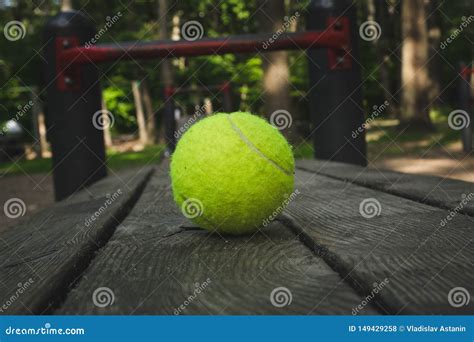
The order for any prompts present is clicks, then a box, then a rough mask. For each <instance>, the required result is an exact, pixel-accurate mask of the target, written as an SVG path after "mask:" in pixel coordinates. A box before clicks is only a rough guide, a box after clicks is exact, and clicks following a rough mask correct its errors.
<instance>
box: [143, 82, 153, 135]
mask: <svg viewBox="0 0 474 342" xmlns="http://www.w3.org/2000/svg"><path fill="white" fill-rule="evenodd" d="M141 86H142V100H143V106H144V107H145V115H146V122H145V125H146V132H147V136H148V143H149V144H155V143H156V122H155V113H154V112H153V102H152V100H151V95H150V89H149V87H148V84H147V83H146V82H143V83H142V84H141Z"/></svg>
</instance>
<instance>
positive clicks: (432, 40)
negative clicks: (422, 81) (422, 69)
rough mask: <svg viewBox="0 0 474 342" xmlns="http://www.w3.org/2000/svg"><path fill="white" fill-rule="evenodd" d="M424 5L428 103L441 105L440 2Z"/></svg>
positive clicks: (430, 0)
mask: <svg viewBox="0 0 474 342" xmlns="http://www.w3.org/2000/svg"><path fill="white" fill-rule="evenodd" d="M427 1H428V3H427V4H426V8H427V14H428V19H427V20H428V42H429V64H428V67H429V75H430V89H429V94H428V96H429V102H430V104H431V105H438V104H440V103H441V101H440V99H439V96H440V93H441V70H442V69H441V65H442V61H441V56H440V55H439V53H438V52H437V51H438V50H439V46H440V43H441V37H443V36H444V35H443V34H442V28H441V22H442V20H441V15H440V11H439V6H440V0H427Z"/></svg>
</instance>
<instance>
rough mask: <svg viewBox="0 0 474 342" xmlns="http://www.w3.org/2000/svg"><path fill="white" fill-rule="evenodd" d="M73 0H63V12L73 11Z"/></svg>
mask: <svg viewBox="0 0 474 342" xmlns="http://www.w3.org/2000/svg"><path fill="white" fill-rule="evenodd" d="M72 9H73V7H72V0H62V1H61V12H69V11H72Z"/></svg>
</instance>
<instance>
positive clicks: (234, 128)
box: [227, 115, 293, 176]
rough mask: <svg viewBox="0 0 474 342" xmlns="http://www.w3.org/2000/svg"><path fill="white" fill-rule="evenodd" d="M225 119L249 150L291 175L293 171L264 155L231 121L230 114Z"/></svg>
mask: <svg viewBox="0 0 474 342" xmlns="http://www.w3.org/2000/svg"><path fill="white" fill-rule="evenodd" d="M227 120H228V121H229V123H230V126H231V127H232V129H233V130H234V131H235V132H236V133H237V134H238V135H239V137H240V139H241V140H242V141H243V142H244V143H245V144H246V145H247V147H249V148H250V150H252V151H254V152H255V153H257V154H258V155H259V156H260V157H262V158H263V159H265V160H266V161H267V162H269V163H270V164H272V165H273V166H275V167H276V168H277V169H278V170H280V171H281V172H283V173H284V174H286V175H287V176H291V175H292V174H293V173H292V172H291V171H289V170H287V169H285V168H284V167H283V166H281V165H279V164H278V163H277V162H275V161H274V160H272V159H270V158H269V157H268V156H267V155H265V154H264V153H263V152H262V151H260V150H259V149H258V147H257V146H255V145H254V144H253V143H252V141H250V139H249V138H247V136H246V135H245V134H244V133H243V132H242V130H241V129H240V128H239V126H237V124H236V123H235V122H234V121H232V119H231V117H230V115H228V116H227Z"/></svg>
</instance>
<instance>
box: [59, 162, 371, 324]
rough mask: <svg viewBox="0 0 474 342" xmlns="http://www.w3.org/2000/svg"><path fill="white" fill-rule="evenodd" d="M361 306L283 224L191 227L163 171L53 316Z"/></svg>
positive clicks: (320, 310)
mask: <svg viewBox="0 0 474 342" xmlns="http://www.w3.org/2000/svg"><path fill="white" fill-rule="evenodd" d="M206 281H208V286H206V287H205V289H204V290H202V291H200V292H201V293H198V294H197V293H196V292H195V291H196V290H197V287H199V284H203V282H206ZM196 285H198V286H196ZM101 287H102V288H104V287H106V288H109V289H110V291H111V293H113V298H114V300H113V303H111V305H108V306H106V307H99V306H97V305H95V304H94V301H93V294H94V292H95V291H96V290H97V289H98V288H101ZM201 287H202V286H201ZM277 287H286V288H288V289H289V291H290V292H291V296H292V301H291V304H289V305H288V306H284V307H281V308H279V307H275V306H273V305H272V303H271V301H270V295H271V292H272V291H273V290H274V289H275V288H277ZM110 298H111V297H109V299H110ZM104 299H105V298H104ZM361 301H362V299H361V297H360V296H359V295H357V294H356V293H355V292H354V291H353V290H352V289H351V288H350V287H349V286H348V285H347V284H345V283H344V282H343V281H341V278H340V276H339V275H338V274H337V273H335V272H334V271H333V270H331V269H330V268H329V267H328V266H327V265H326V263H325V262H324V261H323V260H322V259H321V258H318V257H316V256H315V255H314V254H313V253H312V252H311V251H310V250H309V249H308V248H307V247H306V246H304V245H303V244H302V243H301V242H300V241H299V239H298V237H297V236H296V235H295V234H294V233H293V232H292V231H291V230H290V229H288V228H287V227H285V226H283V225H282V224H281V223H278V222H275V223H273V224H271V225H269V226H268V227H267V228H265V229H263V230H262V232H261V233H256V234H254V235H250V236H242V237H222V236H220V235H217V234H210V233H208V232H206V231H203V230H201V229H199V228H197V227H193V225H192V224H191V223H190V222H188V221H187V220H186V219H185V218H184V217H183V215H182V213H181V212H180V210H179V208H177V207H176V205H175V204H174V203H173V201H172V196H171V193H170V188H169V180H168V179H167V174H166V172H164V171H163V172H160V173H157V174H156V175H155V176H153V177H152V179H151V181H150V183H149V184H148V185H147V188H146V190H145V192H144V194H143V195H142V197H141V198H140V200H139V202H138V203H137V205H136V206H135V208H134V209H133V211H132V212H131V213H130V215H129V216H128V217H127V218H126V219H125V220H124V221H123V222H122V224H121V225H120V226H119V227H118V228H117V230H116V232H115V234H114V236H113V237H112V239H111V240H110V241H109V243H108V244H107V245H106V246H105V247H104V248H102V249H101V250H100V252H99V253H98V255H97V257H96V258H95V259H94V263H93V264H91V266H90V267H89V269H88V270H87V272H86V273H85V274H84V277H83V278H82V279H81V281H79V282H78V284H77V286H76V287H75V288H74V289H73V290H72V291H71V292H70V293H69V295H68V297H67V299H66V301H65V302H64V303H63V304H62V306H61V308H60V309H59V310H57V311H55V314H169V315H173V314H183V315H186V314H204V315H207V314H275V315H278V314H350V313H351V310H352V308H353V307H355V306H357V305H359V304H360V303H361ZM108 303H109V304H110V302H108ZM376 313H377V311H375V310H374V308H373V306H372V305H368V306H367V307H366V308H365V310H363V311H362V314H376Z"/></svg>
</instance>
